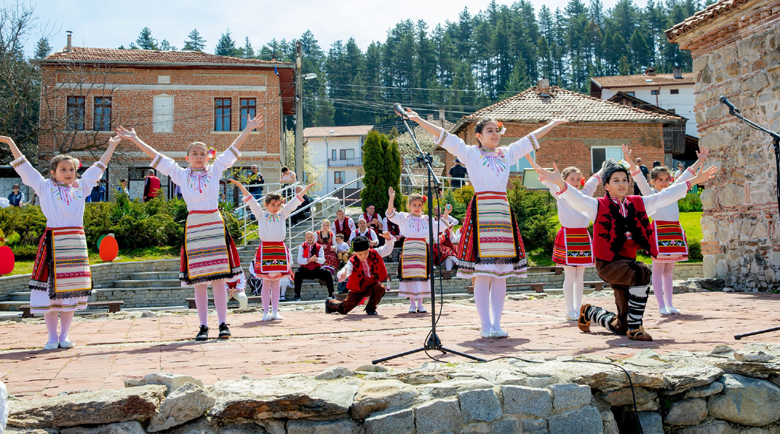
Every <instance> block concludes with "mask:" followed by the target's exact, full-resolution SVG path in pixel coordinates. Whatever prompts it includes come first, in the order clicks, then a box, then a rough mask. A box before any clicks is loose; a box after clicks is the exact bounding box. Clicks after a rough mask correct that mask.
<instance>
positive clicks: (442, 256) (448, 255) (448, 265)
mask: <svg viewBox="0 0 780 434" xmlns="http://www.w3.org/2000/svg"><path fill="white" fill-rule="evenodd" d="M446 209H448V210H450V211H452V205H449V204H448V205H447V208H446ZM433 213H434V214H435V215H436V216H440V215H441V214H440V210H439V207H438V206H435V207H434V208H433ZM457 224H458V219H456V218H455V217H453V216H447V229H446V230H445V231H444V232H442V233H441V234H440V235H439V242H438V243H436V244H434V245H433V254H434V259H435V260H434V263H435V264H436V265H441V264H444V267H445V269H446V270H448V271H449V270H452V266H453V265H455V261H457V260H458V253H457V247H455V245H456V244H457V243H458V242H457V241H454V240H453V237H454V235H453V232H452V227H453V226H454V225H457Z"/></svg>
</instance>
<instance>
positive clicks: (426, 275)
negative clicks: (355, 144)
mask: <svg viewBox="0 0 780 434" xmlns="http://www.w3.org/2000/svg"><path fill="white" fill-rule="evenodd" d="M394 201H395V191H393V187H390V189H389V190H388V202H387V214H386V215H387V218H388V219H389V220H390V221H392V222H393V223H395V224H397V225H398V227H399V228H400V230H401V235H403V236H404V241H403V245H402V247H401V257H400V259H399V261H398V277H399V279H400V281H401V283H400V284H399V285H398V295H399V296H400V297H408V298H409V303H410V304H409V313H415V312H419V313H425V312H427V310H425V307H424V306H423V298H424V297H431V296H432V294H431V284H430V279H431V270H430V269H429V268H428V252H429V250H428V243H429V242H431V240H430V234H429V231H428V227H429V226H428V225H434V226H433V233H434V234H439V233H441V232H444V231H445V230H447V228H448V226H447V216H449V215H450V210H449V209H448V210H447V211H445V212H444V215H443V216H442V218H441V220H438V219H437V220H434V219H433V218H431V219H429V218H428V216H427V215H423V214H422V210H423V204H425V201H426V198H425V196H422V195H420V194H417V193H412V194H410V195H409V197H408V202H407V206H408V208H409V211H411V212H409V213H405V212H396V211H395V209H394V208H393V202H394ZM434 236H435V235H434ZM415 300H416V302H417V305H416V307H415Z"/></svg>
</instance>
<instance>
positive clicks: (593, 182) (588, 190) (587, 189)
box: [580, 170, 604, 197]
mask: <svg viewBox="0 0 780 434" xmlns="http://www.w3.org/2000/svg"><path fill="white" fill-rule="evenodd" d="M603 178H604V172H602V171H601V170H599V171H598V172H596V173H594V174H593V175H592V176H591V177H590V178H588V180H587V181H585V185H584V186H583V187H582V190H580V191H581V192H582V194H584V195H585V196H591V197H593V195H594V194H595V193H596V190H597V189H598V188H599V184H601V180H602V179H603Z"/></svg>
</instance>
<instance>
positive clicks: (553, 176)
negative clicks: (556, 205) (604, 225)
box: [534, 163, 599, 221]
mask: <svg viewBox="0 0 780 434" xmlns="http://www.w3.org/2000/svg"><path fill="white" fill-rule="evenodd" d="M534 169H535V170H536V173H538V174H539V180H540V181H542V182H545V181H547V182H550V183H552V184H555V185H556V186H557V187H558V189H559V191H558V192H557V193H555V194H556V196H557V197H559V198H561V199H564V200H566V202H568V203H569V205H571V207H572V208H574V209H575V210H577V212H579V213H581V214H582V215H584V216H585V217H588V218H589V219H591V220H593V221H595V220H596V214H597V213H598V209H599V202H598V200H596V199H594V198H592V197H589V196H585V195H584V194H582V193H581V192H580V191H579V190H577V189H576V188H571V187H569V184H566V183H565V182H563V180H562V179H561V172H560V170H558V165H557V164H555V163H553V169H554V170H553V171H552V172H550V171H549V170H545V169H543V168H541V167H539V166H538V165H536V166H534Z"/></svg>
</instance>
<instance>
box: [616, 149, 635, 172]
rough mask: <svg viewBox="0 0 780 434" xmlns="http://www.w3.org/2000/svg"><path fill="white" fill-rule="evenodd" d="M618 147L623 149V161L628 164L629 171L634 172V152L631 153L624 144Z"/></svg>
mask: <svg viewBox="0 0 780 434" xmlns="http://www.w3.org/2000/svg"><path fill="white" fill-rule="evenodd" d="M620 147H621V148H623V160H625V162H626V163H628V167H629V171H630V172H633V171H635V170H636V169H637V166H636V163H634V157H633V154H634V151H632V150H631V148H629V147H628V145H626V144H623V145H620Z"/></svg>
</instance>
